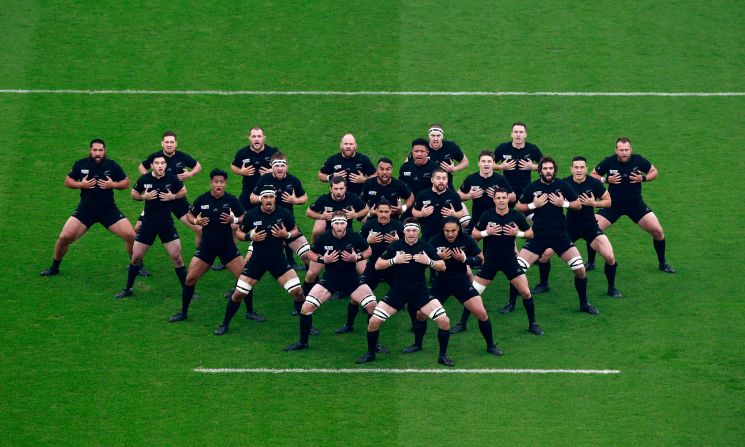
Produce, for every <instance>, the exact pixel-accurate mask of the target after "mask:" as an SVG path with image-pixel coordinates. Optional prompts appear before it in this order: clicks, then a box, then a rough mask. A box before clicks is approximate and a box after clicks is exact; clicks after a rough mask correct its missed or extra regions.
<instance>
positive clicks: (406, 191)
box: [398, 182, 411, 201]
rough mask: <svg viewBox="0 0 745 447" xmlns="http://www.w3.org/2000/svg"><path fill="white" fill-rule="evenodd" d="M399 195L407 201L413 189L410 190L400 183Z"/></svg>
mask: <svg viewBox="0 0 745 447" xmlns="http://www.w3.org/2000/svg"><path fill="white" fill-rule="evenodd" d="M398 193H399V195H400V196H401V198H402V199H403V200H404V201H406V199H408V198H409V196H410V195H411V189H409V186H408V185H406V183H404V182H398Z"/></svg>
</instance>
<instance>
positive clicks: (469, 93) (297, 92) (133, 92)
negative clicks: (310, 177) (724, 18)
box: [0, 89, 745, 97]
mask: <svg viewBox="0 0 745 447" xmlns="http://www.w3.org/2000/svg"><path fill="white" fill-rule="evenodd" d="M0 94H18V95H181V96H187V95H203V96H631V97H638V96H671V97H721V96H725V97H727V96H745V92H501V91H494V92H477V91H464V92H416V91H400V92H399V91H349V92H345V91H322V90H294V91H277V90H129V89H128V90H74V89H48V90H45V89H0Z"/></svg>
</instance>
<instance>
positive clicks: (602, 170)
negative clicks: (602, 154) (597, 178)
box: [595, 158, 608, 175]
mask: <svg viewBox="0 0 745 447" xmlns="http://www.w3.org/2000/svg"><path fill="white" fill-rule="evenodd" d="M595 172H597V173H598V174H600V175H605V174H607V173H608V159H607V158H604V159H602V160H600V163H598V165H597V166H595Z"/></svg>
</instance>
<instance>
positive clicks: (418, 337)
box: [414, 320, 450, 346]
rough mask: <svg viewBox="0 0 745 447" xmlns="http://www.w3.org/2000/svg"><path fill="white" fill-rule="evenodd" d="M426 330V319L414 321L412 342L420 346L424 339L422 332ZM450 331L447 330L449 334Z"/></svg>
mask: <svg viewBox="0 0 745 447" xmlns="http://www.w3.org/2000/svg"><path fill="white" fill-rule="evenodd" d="M426 332H427V320H424V321H417V322H416V323H414V344H415V345H417V346H422V341H423V340H424V334H425V333H426ZM449 333H450V332H448V334H449Z"/></svg>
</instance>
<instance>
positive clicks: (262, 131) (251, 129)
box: [248, 126, 264, 135]
mask: <svg viewBox="0 0 745 447" xmlns="http://www.w3.org/2000/svg"><path fill="white" fill-rule="evenodd" d="M254 130H260V131H261V133H262V134H263V133H264V129H262V128H261V127H259V126H254V127H252V128H250V129H248V133H249V135H250V134H251V132H252V131H254Z"/></svg>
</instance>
